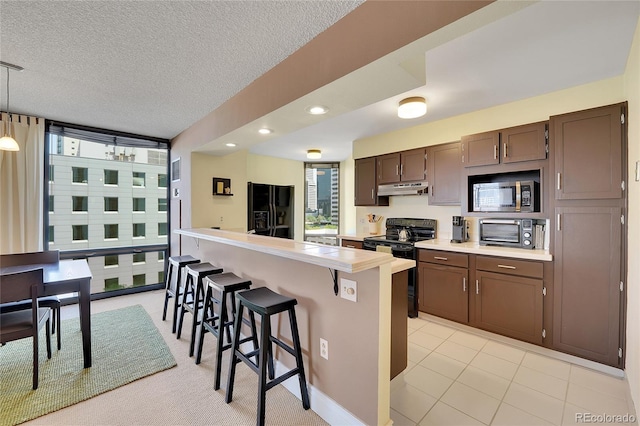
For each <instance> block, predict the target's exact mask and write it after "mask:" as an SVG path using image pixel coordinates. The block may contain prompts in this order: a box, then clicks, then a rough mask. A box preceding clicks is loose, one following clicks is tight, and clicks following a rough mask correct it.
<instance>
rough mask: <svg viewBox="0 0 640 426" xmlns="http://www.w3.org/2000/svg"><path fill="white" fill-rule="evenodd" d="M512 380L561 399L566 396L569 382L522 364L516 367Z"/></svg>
mask: <svg viewBox="0 0 640 426" xmlns="http://www.w3.org/2000/svg"><path fill="white" fill-rule="evenodd" d="M513 381H514V382H515V383H519V384H521V385H523V386H526V387H528V388H531V389H533V390H537V391H538V392H542V393H544V394H547V395H549V396H552V397H554V398H557V399H560V400H562V401H564V399H565V398H566V396H567V385H568V384H569V382H567V381H566V380H562V379H558V378H557V377H554V376H550V375H548V374H544V373H541V372H539V371H536V370H532V369H530V368H528V367H525V366H523V365H521V366H520V368H518V371H517V372H516V375H515V376H514V377H513Z"/></svg>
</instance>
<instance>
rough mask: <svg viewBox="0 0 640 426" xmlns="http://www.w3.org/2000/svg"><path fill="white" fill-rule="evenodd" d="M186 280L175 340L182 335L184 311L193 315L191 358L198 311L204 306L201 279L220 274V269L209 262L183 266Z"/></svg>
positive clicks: (190, 345)
mask: <svg viewBox="0 0 640 426" xmlns="http://www.w3.org/2000/svg"><path fill="white" fill-rule="evenodd" d="M185 271H186V273H187V279H186V280H185V284H184V289H183V290H182V292H181V293H182V295H181V297H182V301H181V302H180V313H179V315H178V330H177V333H176V339H179V338H180V335H181V334H182V322H183V320H184V313H185V311H189V312H190V313H191V314H192V315H193V322H192V323H191V343H190V344H189V356H193V347H194V344H195V338H196V326H197V325H198V324H199V323H200V317H199V316H198V311H199V310H200V309H201V308H202V305H203V304H204V289H203V288H202V279H203V278H204V277H205V276H207V275H211V274H220V273H222V268H219V267H217V266H213V265H212V264H211V263H209V262H202V263H192V264H190V265H187V266H185Z"/></svg>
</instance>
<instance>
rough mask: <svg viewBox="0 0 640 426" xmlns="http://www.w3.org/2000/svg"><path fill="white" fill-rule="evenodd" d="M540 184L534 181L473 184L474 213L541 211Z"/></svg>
mask: <svg viewBox="0 0 640 426" xmlns="http://www.w3.org/2000/svg"><path fill="white" fill-rule="evenodd" d="M539 204H540V195H539V194H538V182H535V181H532V180H526V181H520V180H518V181H512V182H488V183H474V184H473V211H474V212H516V213H519V212H525V213H531V212H536V211H539Z"/></svg>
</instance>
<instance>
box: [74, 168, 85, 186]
mask: <svg viewBox="0 0 640 426" xmlns="http://www.w3.org/2000/svg"><path fill="white" fill-rule="evenodd" d="M71 173H72V175H73V183H88V182H89V170H88V169H87V168H86V167H72V168H71Z"/></svg>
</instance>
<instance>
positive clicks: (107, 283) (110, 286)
mask: <svg viewBox="0 0 640 426" xmlns="http://www.w3.org/2000/svg"><path fill="white" fill-rule="evenodd" d="M121 288H122V286H121V285H120V279H119V278H118V277H115V278H105V280H104V289H105V290H106V291H111V290H120V289H121Z"/></svg>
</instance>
